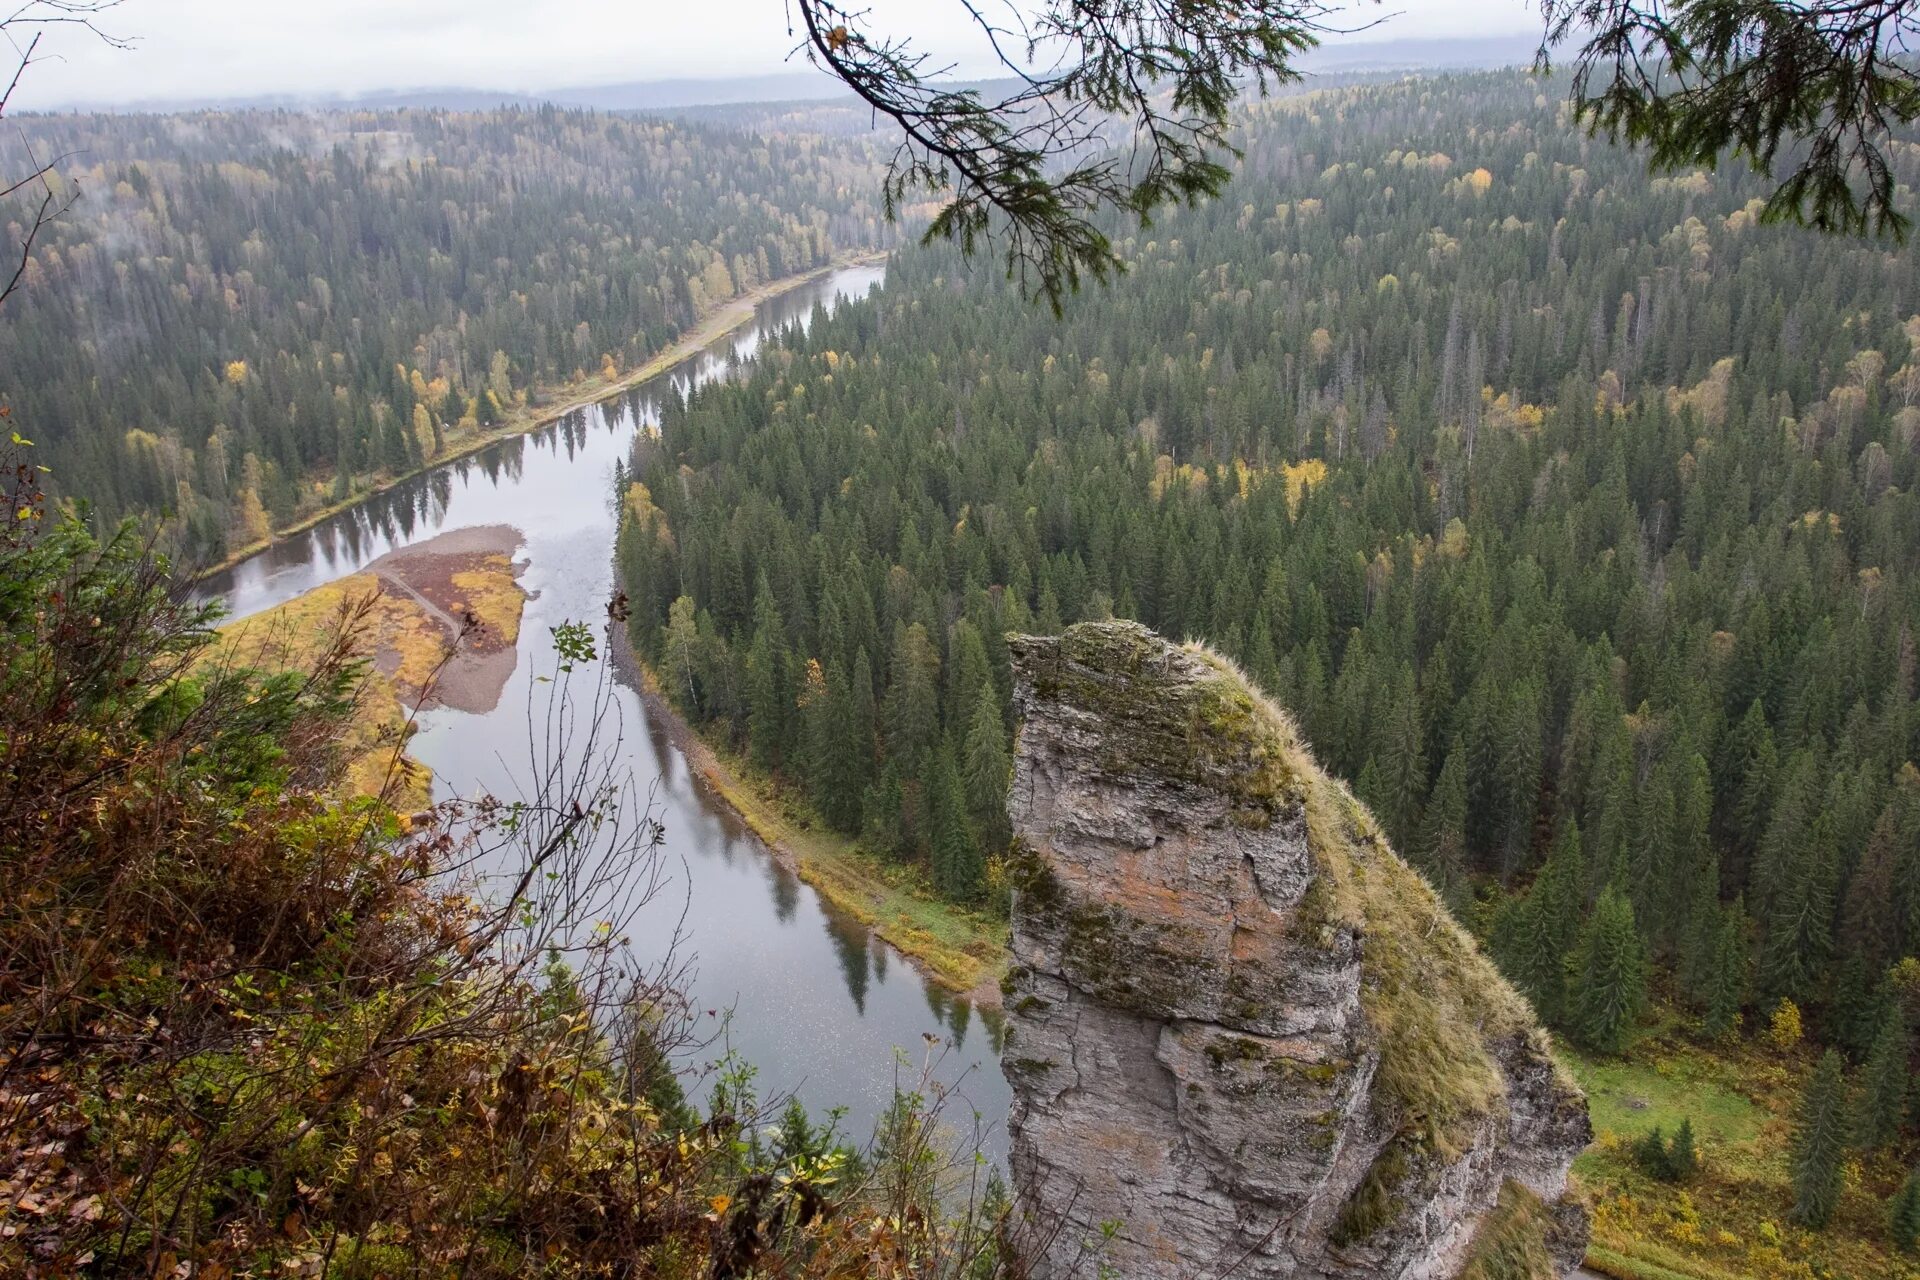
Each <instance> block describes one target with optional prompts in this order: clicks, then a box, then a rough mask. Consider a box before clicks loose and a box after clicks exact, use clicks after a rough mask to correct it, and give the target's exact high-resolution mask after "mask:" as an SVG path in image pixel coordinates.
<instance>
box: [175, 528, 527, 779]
mask: <svg viewBox="0 0 1920 1280" xmlns="http://www.w3.org/2000/svg"><path fill="white" fill-rule="evenodd" d="M523 542H524V538H523V537H522V535H521V533H520V531H519V530H518V529H515V528H513V527H511V526H509V525H482V526H478V527H473V528H465V529H456V530H453V531H452V532H449V533H443V534H441V535H439V536H438V537H435V538H429V539H427V540H426V541H424V542H418V543H414V544H413V545H411V546H407V547H402V548H400V549H399V550H397V551H391V552H388V553H387V554H386V555H384V556H381V557H380V558H379V559H378V560H375V561H373V562H372V563H371V564H369V565H367V567H366V568H364V569H362V570H361V571H360V572H358V573H353V574H349V575H348V576H346V577H344V578H338V579H336V580H334V581H332V582H329V583H325V584H323V585H321V586H317V587H315V588H313V589H312V590H310V591H306V592H302V593H301V594H300V595H297V596H295V597H294V598H293V599H291V600H288V601H287V602H285V603H284V604H281V605H278V606H276V607H274V608H272V609H269V610H267V611H265V612H263V613H258V614H254V615H253V616H251V617H248V618H244V619H242V620H240V621H238V622H232V623H229V624H227V625H226V626H224V627H222V628H221V629H220V633H219V640H218V642H217V643H216V644H215V645H214V646H213V647H212V648H211V649H210V650H209V660H210V661H219V662H233V663H238V664H241V665H244V666H248V667H257V668H260V669H263V670H270V671H303V670H306V669H309V668H310V667H311V666H312V665H313V663H314V661H315V660H316V659H317V658H318V657H319V656H320V655H321V654H322V653H324V652H326V651H327V650H329V649H330V648H332V647H333V646H334V645H335V644H337V643H338V642H339V640H340V637H341V628H342V627H343V626H349V625H350V626H351V628H352V642H353V649H354V653H355V654H356V655H357V656H358V657H361V658H364V659H365V660H366V661H367V664H368V670H367V673H366V678H365V682H364V684H363V685H362V688H361V692H360V704H359V708H358V710H357V712H356V714H355V716H354V718H353V722H352V724H351V725H349V726H348V727H347V729H346V730H345V731H344V733H343V737H342V743H343V745H344V746H345V748H346V755H347V759H348V765H347V773H346V788H347V791H348V792H349V793H350V794H353V795H380V794H383V793H384V794H385V795H386V797H387V801H388V803H389V804H391V805H392V806H393V807H394V808H395V809H397V810H399V811H401V812H411V811H413V810H416V809H422V808H425V807H426V806H427V804H428V803H429V801H430V800H431V779H430V776H429V775H428V773H427V771H426V769H425V768H424V767H423V766H422V765H420V764H419V763H418V762H417V761H415V760H413V759H412V758H411V757H410V756H408V755H406V754H405V749H406V743H407V739H408V738H409V737H410V736H411V735H412V733H413V730H414V727H415V725H416V723H417V722H416V718H415V713H416V712H417V711H419V710H420V709H422V708H426V707H439V706H445V707H452V708H455V709H456V710H460V711H465V712H468V713H469V714H474V715H483V714H485V713H486V712H488V711H491V710H492V709H493V708H494V707H495V706H497V705H498V704H499V701H500V694H501V692H502V690H504V689H505V688H506V684H507V680H508V678H509V677H510V676H511V675H512V674H513V670H514V667H515V666H516V665H517V663H518V661H519V638H520V618H521V613H522V610H523V609H524V608H525V606H526V601H527V593H526V591H525V590H523V589H522V588H521V586H520V582H519V578H520V573H521V570H522V569H523V568H525V565H524V564H522V563H516V562H515V561H514V560H513V558H512V557H513V553H514V552H515V551H517V550H518V549H519V548H520V546H521V544H522V543H523Z"/></svg>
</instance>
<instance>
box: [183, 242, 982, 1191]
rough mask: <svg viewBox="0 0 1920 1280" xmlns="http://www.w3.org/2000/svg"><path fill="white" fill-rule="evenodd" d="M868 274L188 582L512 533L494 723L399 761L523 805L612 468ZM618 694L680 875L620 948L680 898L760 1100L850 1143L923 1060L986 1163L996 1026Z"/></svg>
mask: <svg viewBox="0 0 1920 1280" xmlns="http://www.w3.org/2000/svg"><path fill="white" fill-rule="evenodd" d="M881 273H882V268H878V267H855V268H849V269H847V270H843V271H839V272H836V273H834V274H833V275H831V276H829V277H826V278H825V279H823V280H820V281H818V282H815V283H814V284H812V285H809V286H806V287H804V288H802V289H799V290H796V291H794V292H793V293H790V294H787V295H785V296H784V297H781V298H778V299H775V300H773V301H772V302H769V303H766V304H763V305H762V306H761V307H760V309H759V311H758V313H757V315H756V319H755V322H754V324H752V325H751V326H749V327H747V328H745V329H742V330H740V331H738V332H737V333H735V334H732V335H729V336H728V337H726V338H723V339H721V340H720V341H718V342H716V343H714V344H713V345H712V346H710V347H708V348H707V349H706V350H705V351H703V352H701V353H699V354H698V355H696V356H694V357H692V358H690V359H689V360H688V361H686V362H683V363H682V364H681V365H680V366H678V367H677V368H675V369H673V370H670V371H669V372H667V373H665V374H663V375H661V376H660V377H658V378H654V379H652V380H650V381H649V382H646V383H643V384H641V385H640V386H638V387H636V388H634V389H633V390H632V391H629V392H627V393H626V394H624V395H622V396H620V397H618V398H616V399H614V400H610V401H608V402H606V403H605V404H602V405H595V406H590V407H587V408H583V409H579V410H576V411H574V412H571V413H569V414H567V415H566V416H565V417H563V418H562V419H561V420H560V421H558V422H556V423H554V424H553V425H551V426H548V427H544V428H542V429H541V430H539V431H536V432H534V433H532V434H530V435H526V436H521V437H516V438H514V439H511V440H505V441H502V442H500V443H499V444H497V445H493V446H491V447H489V448H487V449H485V450H483V451H481V452H479V453H476V454H473V455H471V456H470V457H467V458H463V459H459V460H457V461H454V462H451V463H448V464H447V465H445V466H442V467H438V468H436V469H434V470H433V471H431V472H429V473H427V474H425V475H422V476H418V477H416V478H414V479H413V480H409V481H407V482H405V483H403V484H400V485H397V486H395V487H394V488H393V489H391V490H389V491H387V492H386V493H384V494H380V495H378V496H376V497H374V498H371V499H369V500H368V501H366V502H365V503H362V504H361V505H360V506H358V507H356V508H354V509H353V510H351V511H346V512H342V513H341V514H340V515H338V516H336V517H334V518H332V519H330V520H327V521H325V522H323V523H321V524H319V525H316V526H315V527H314V528H313V529H311V530H309V531H308V532H306V533H303V534H300V535H298V536H295V537H291V538H288V539H287V540H285V541H284V542H281V543H278V544H276V545H275V546H273V547H272V548H270V549H268V550H266V551H264V552H262V553H261V554H259V555H257V556H255V557H253V558H252V559H250V560H247V561H245V562H244V563H242V564H240V565H237V566H235V567H234V568H233V569H232V570H230V571H229V572H227V573H225V574H222V575H219V576H218V577H216V578H212V579H209V580H208V582H207V583H206V584H204V588H203V589H204V590H205V592H206V593H207V594H209V595H219V596H223V597H225V599H226V600H227V602H228V606H229V608H230V609H231V610H232V611H233V612H234V613H235V614H240V615H244V614H249V613H254V612H257V611H258V610H261V609H264V608H268V607H270V606H272V605H275V604H278V603H280V602H282V601H284V600H288V599H291V598H292V597H293V596H296V595H298V594H299V593H301V592H302V591H305V590H307V589H308V588H310V587H313V586H316V585H318V584H320V583H323V582H327V581H330V580H332V579H334V578H337V577H341V576H343V575H345V574H349V573H352V572H354V571H356V570H358V569H360V568H361V567H363V566H364V565H366V564H367V563H368V562H369V561H371V560H373V559H375V558H377V557H379V556H381V555H384V554H386V553H387V552H388V551H391V550H393V549H394V548H396V547H401V546H405V545H407V544H409V543H412V542H418V541H422V540H424V539H426V538H430V537H433V536H434V535H436V534H439V533H443V532H445V531H447V530H449V529H458V528H465V527H468V526H472V525H482V524H511V525H513V526H515V527H516V528H518V529H519V530H520V531H521V532H522V533H523V534H524V535H525V536H526V545H525V546H524V547H523V548H522V550H521V553H520V554H521V555H522V556H523V557H524V558H525V559H526V561H527V569H526V573H525V575H524V576H523V577H522V579H521V582H522V584H523V585H524V586H525V587H526V588H527V589H528V591H529V592H530V593H531V599H530V600H529V601H528V604H527V610H526V615H525V617H524V618H523V619H522V622H521V628H520V661H519V665H518V667H517V668H516V669H515V671H514V674H513V677H512V679H511V680H510V681H509V683H508V686H507V689H506V692H505V693H504V694H503V695H502V696H501V699H500V702H499V705H498V706H497V707H496V708H495V710H494V711H492V712H489V713H487V714H484V715H470V714H467V713H464V712H459V711H453V710H449V709H444V708H443V709H440V710H435V711H431V712H428V713H426V714H425V715H424V716H423V718H422V720H423V724H422V728H421V731H420V733H419V734H418V735H417V736H416V737H415V739H414V742H413V747H412V750H413V753H414V754H415V755H417V756H418V757H419V758H420V759H421V760H423V761H424V762H425V763H426V764H427V765H428V766H430V767H431V768H432V769H433V770H434V773H435V775H436V778H437V780H438V783H437V785H438V786H439V787H440V789H441V790H442V793H443V794H457V795H474V794H477V793H479V792H481V791H489V792H492V793H494V794H497V795H516V794H520V793H521V792H522V791H523V789H524V788H523V787H522V786H521V785H519V779H521V778H524V777H526V776H527V775H528V769H527V765H526V759H527V733H528V721H527V709H528V707H529V706H530V705H536V704H535V703H531V702H530V701H529V700H530V699H535V698H538V697H539V696H540V693H541V691H542V690H543V688H544V687H543V686H538V685H536V684H535V682H534V677H535V676H536V675H537V674H538V673H540V672H550V671H552V670H553V668H554V663H555V655H554V652H553V644H552V635H551V632H550V630H549V628H551V627H553V626H554V625H556V624H557V623H559V622H562V621H565V620H568V619H586V620H592V621H595V622H597V621H598V619H600V618H601V617H602V616H603V614H602V611H603V608H604V606H605V603H606V601H607V599H608V597H609V595H610V594H611V593H612V591H613V585H614V584H613V539H614V532H615V528H616V521H617V518H618V517H617V499H616V497H615V495H614V491H613V485H614V478H615V469H616V466H617V465H618V464H619V463H620V461H621V460H623V459H624V458H625V457H626V455H627V452H628V449H629V447H630V446H631V444H632V442H633V439H634V436H635V434H636V433H637V432H638V431H639V430H640V429H641V428H642V427H643V426H651V425H653V424H656V423H657V422H658V421H659V407H660V405H661V404H662V402H663V401H664V399H665V398H666V397H667V396H669V395H675V394H679V395H684V394H686V393H687V392H688V391H690V390H692V389H693V388H694V387H696V386H698V385H700V384H701V383H704V382H707V381H709V380H711V379H713V378H716V377H720V376H724V375H725V374H726V372H727V371H728V369H729V368H730V367H731V366H732V365H733V364H734V362H736V361H738V360H740V359H744V358H746V357H748V356H751V355H752V353H753V351H754V349H755V348H756V347H757V346H758V345H759V342H760V340H761V338H762V336H763V335H765V334H766V333H767V332H769V331H770V330H772V329H773V328H776V327H778V326H783V325H787V324H791V323H796V322H801V323H803V322H804V321H805V320H806V318H807V317H808V316H809V315H810V314H811V312H812V309H813V308H814V306H815V305H816V304H822V305H832V304H834V303H835V302H837V301H838V300H839V299H841V298H844V297H849V296H861V295H864V294H865V292H866V291H867V290H868V289H869V288H870V287H872V286H873V285H874V284H876V283H878V281H879V279H880V277H881ZM619 665H620V664H616V667H618V666H619ZM617 692H618V699H617V705H618V711H619V714H620V716H621V718H622V736H621V737H620V739H619V744H618V746H617V748H616V749H617V750H618V751H619V752H620V753H621V755H622V756H623V757H624V758H625V759H626V760H627V762H628V763H629V764H630V765H631V767H632V769H633V773H634V778H635V781H636V783H637V785H638V786H639V788H640V790H641V791H642V792H645V791H646V790H647V788H648V787H649V785H652V786H653V787H654V789H655V794H656V797H657V800H658V803H659V805H660V809H661V812H660V815H659V816H660V817H661V819H662V821H663V822H664V824H665V827H666V846H665V852H666V854H667V857H668V859H669V864H670V865H673V866H676V867H678V866H684V868H685V879H684V883H683V884H680V885H677V886H676V889H677V890H679V892H672V893H668V894H665V895H663V896H662V899H661V900H660V901H659V902H657V903H655V904H654V905H651V906H649V907H648V908H647V912H646V914H645V915H643V918H642V921H641V924H642V926H644V927H642V928H639V929H637V930H636V931H635V937H634V947H635V951H636V952H637V953H639V955H640V958H642V959H654V958H657V955H656V954H655V953H656V951H657V950H658V949H663V948H664V947H665V945H666V942H667V940H668V939H669V938H670V936H671V935H672V933H673V930H674V927H675V925H676V924H677V923H678V922H679V916H680V912H681V910H682V907H683V905H684V908H685V916H686V918H685V932H686V936H687V938H688V939H689V941H690V943H691V946H692V949H693V951H694V952H695V953H696V972H695V975H694V979H693V990H692V993H691V994H692V995H693V997H694V999H695V1001H696V1002H697V1004H698V1007H699V1008H701V1009H702V1010H703V1017H704V1016H706V1015H705V1014H704V1011H705V1010H712V1011H713V1012H712V1022H711V1024H710V1025H711V1029H713V1030H715V1031H716V1032H717V1031H720V1030H721V1022H722V1019H723V1018H724V1017H725V1011H727V1010H731V1011H732V1018H731V1021H729V1022H727V1023H726V1025H725V1028H724V1039H725V1041H726V1042H727V1043H729V1044H730V1045H731V1046H732V1048H733V1049H734V1050H735V1051H737V1052H738V1053H739V1054H740V1055H741V1056H742V1057H743V1058H745V1060H746V1061H748V1062H750V1063H752V1064H754V1066H755V1067H756V1068H757V1069H758V1071H759V1080H760V1084H761V1086H762V1088H763V1089H764V1090H766V1091H767V1092H769V1093H774V1092H784V1091H787V1090H793V1091H796V1092H798V1093H799V1095H800V1096H801V1098H802V1099H803V1100H804V1101H805V1102H806V1103H807V1106H808V1107H809V1109H812V1110H815V1111H817V1112H820V1113H822V1114H824V1113H825V1112H826V1111H827V1110H828V1109H830V1108H833V1107H845V1108H846V1111H847V1115H846V1121H845V1126H846V1128H847V1130H848V1131H849V1132H851V1133H854V1134H856V1135H862V1136H863V1135H864V1134H865V1133H866V1132H867V1131H868V1130H869V1129H870V1127H871V1125H872V1122H873V1121H874V1120H875V1119H876V1118H877V1117H878V1116H879V1114H880V1112H881V1110H882V1109H883V1108H884V1107H885V1106H886V1104H887V1102H888V1101H889V1099H890V1098H891V1096H892V1090H893V1087H894V1084H895V1081H896V1080H897V1079H898V1080H906V1081H909V1082H910V1081H912V1080H913V1079H915V1078H917V1074H918V1068H919V1064H920V1063H921V1062H922V1061H924V1060H925V1059H926V1058H927V1057H928V1056H929V1055H933V1056H935V1057H937V1058H939V1065H938V1070H937V1072H936V1074H937V1076H938V1078H939V1079H940V1081H941V1082H942V1083H943V1084H944V1085H946V1086H947V1087H949V1088H951V1089H953V1091H954V1094H955V1096H956V1097H957V1098H958V1099H959V1100H960V1102H959V1105H958V1106H957V1108H956V1109H955V1110H953V1111H949V1113H948V1114H949V1115H950V1116H955V1117H956V1118H957V1121H958V1122H959V1123H960V1125H961V1127H967V1126H968V1125H969V1124H970V1117H969V1116H968V1115H967V1114H966V1108H967V1107H971V1108H972V1109H973V1110H975V1111H977V1112H978V1113H979V1114H980V1115H981V1116H982V1117H984V1118H985V1119H986V1121H987V1122H989V1124H990V1125H991V1129H990V1131H989V1133H988V1135H987V1147H988V1151H989V1154H991V1155H993V1156H994V1157H996V1158H999V1157H1000V1156H1001V1155H1002V1154H1003V1149H1004V1135H1003V1134H1002V1133H1001V1132H1000V1130H999V1126H1000V1124H1001V1122H1002V1120H1003V1119H1004V1117H1005V1115H1006V1110H1007V1102H1008V1092H1007V1084H1006V1080H1005V1078H1004V1077H1003V1076H1002V1075H1001V1073H1000V1065H999V1056H998V1054H999V1040H1000V1034H1001V1032H1000V1024H999V1019H998V1018H997V1017H991V1016H988V1015H987V1014H986V1013H985V1012H984V1011H980V1010H975V1009H974V1008H972V1006H971V1005H970V1004H969V1003H968V1002H967V1001H966V1000H964V999H960V998H958V997H955V996H952V995H950V994H949V993H947V992H945V991H943V990H942V989H941V988H940V987H938V986H936V985H935V984H934V983H932V982H930V981H928V980H927V979H925V978H923V977H922V976H921V975H920V974H919V973H918V971H916V970H915V969H914V968H913V967H912V966H911V965H909V964H907V963H904V962H903V961H902V960H901V958H900V957H899V956H897V955H895V954H893V953H892V952H891V951H890V950H889V949H888V948H887V947H886V946H885V945H884V944H883V943H881V942H879V941H878V940H877V939H875V938H873V937H872V936H871V935H869V933H868V932H867V930H866V929H865V928H864V927H862V926H861V925H860V924H859V923H858V922H857V921H854V920H852V919H849V918H846V917H844V916H841V915H838V914H837V913H835V912H833V911H832V910H831V909H829V908H828V907H827V905H826V904H825V903H824V902H823V901H822V900H821V899H820V897H819V895H817V894H816V893H814V891H813V890H812V889H811V888H809V887H808V886H806V885H805V884H803V883H802V882H801V881H800V880H799V879H798V878H797V877H795V876H794V875H793V874H792V872H790V871H788V870H787V869H785V868H784V867H782V866H780V865H779V864H778V863H777V862H776V861H775V860H774V859H773V858H772V857H770V856H768V854H767V852H766V850H765V849H764V848H763V847H761V846H760V844H759V843H758V842H757V841H756V840H755V839H754V838H753V837H752V835H751V833H749V832H748V831H746V830H745V829H744V828H743V826H742V825H741V824H740V823H739V821H738V820H737V819H736V818H735V817H734V816H733V815H732V813H731V812H730V811H728V810H726V809H725V808H724V807H723V806H721V805H719V804H718V803H717V802H716V801H715V800H714V799H713V797H711V796H710V795H709V794H708V793H707V791H706V789H705V787H704V785H702V784H701V783H700V782H699V781H698V780H696V779H695V778H694V777H693V776H692V774H691V771H690V770H689V769H688V767H687V762H686V759H685V757H683V756H682V755H681V754H680V752H679V751H678V750H677V749H676V748H675V747H674V746H673V744H672V742H671V740H670V739H669V737H668V735H667V733H666V732H665V730H664V729H663V727H662V726H659V725H656V724H653V723H651V722H650V721H649V720H648V719H647V716H646V712H645V709H644V706H643V704H642V703H641V701H640V698H639V695H638V693H637V692H636V690H635V689H634V688H633V686H632V684H631V681H630V678H629V677H628V676H627V675H625V674H622V676H621V684H620V687H619V689H618V690H617ZM636 730H643V731H640V732H636ZM650 949H651V950H650ZM928 1037H933V1039H932V1040H931V1041H929V1040H928V1039H927V1038H928Z"/></svg>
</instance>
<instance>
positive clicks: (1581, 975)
mask: <svg viewBox="0 0 1920 1280" xmlns="http://www.w3.org/2000/svg"><path fill="white" fill-rule="evenodd" d="M1572 970H1573V973H1572V977H1573V993H1572V998H1571V1000H1570V1008H1569V1010H1568V1028H1569V1030H1570V1031H1572V1033H1573V1035H1574V1036H1575V1038H1576V1039H1578V1040H1579V1041H1580V1042H1581V1043H1583V1044H1585V1045H1587V1046H1588V1047H1589V1048H1592V1049H1596V1050H1598V1051H1600V1052H1602V1053H1618V1052H1620V1051H1621V1050H1622V1049H1623V1048H1625V1047H1626V1043H1627V1037H1628V1034H1629V1033H1630V1032H1631V1031H1632V1029H1633V1023H1634V1020H1635V1019H1636V1018H1638V1017H1639V1016H1640V1013H1641V1011H1642V1010H1643V1009H1645V1007H1646V1002H1647V957H1646V948H1645V946H1644V945H1643V944H1642V943H1641V941H1640V934H1639V932H1638V931H1637V930H1636V929H1635V928H1634V923H1633V904H1632V903H1630V902H1628V901H1627V897H1626V895H1625V894H1624V893H1622V892H1621V891H1620V889H1619V888H1618V887H1617V886H1615V885H1608V886H1607V888H1606V890H1605V892H1603V893H1602V894H1601V895H1600V901H1599V902H1598V903H1596V904H1595V905H1594V909H1593V915H1592V917H1591V918H1589V919H1588V921H1587V924H1586V928H1585V929H1583V930H1582V931H1581V934H1580V941H1579V943H1578V945H1577V946H1576V947H1575V948H1574V954H1573V963H1572Z"/></svg>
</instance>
